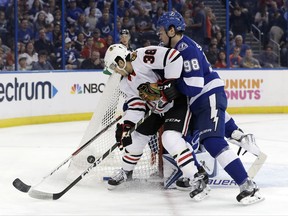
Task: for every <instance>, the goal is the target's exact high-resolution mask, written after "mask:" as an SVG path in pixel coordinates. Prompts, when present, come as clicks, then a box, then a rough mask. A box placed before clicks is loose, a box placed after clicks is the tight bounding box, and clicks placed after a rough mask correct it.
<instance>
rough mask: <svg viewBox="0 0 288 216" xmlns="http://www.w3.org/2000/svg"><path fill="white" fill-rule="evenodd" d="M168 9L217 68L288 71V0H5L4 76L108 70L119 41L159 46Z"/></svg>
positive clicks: (1, 2)
mask: <svg viewBox="0 0 288 216" xmlns="http://www.w3.org/2000/svg"><path fill="white" fill-rule="evenodd" d="M15 2H16V3H17V7H16V13H15V7H14V4H15ZM169 6H170V7H171V6H172V7H171V8H169ZM63 7H64V8H63ZM227 8H229V14H228V18H226V14H227V13H226V11H227ZM63 9H64V13H62V12H63ZM168 9H172V10H177V11H179V12H180V13H181V14H182V15H183V17H184V20H185V22H186V25H187V27H186V32H185V34H187V35H188V36H190V37H191V38H192V39H193V40H195V41H196V42H197V43H199V44H200V45H201V46H202V48H203V50H204V52H205V53H206V56H207V59H208V60H209V61H210V63H211V65H212V67H214V68H281V67H282V68H283V67H288V65H287V62H288V51H287V50H288V34H287V31H288V0H231V1H229V2H228V5H227V2H226V1H225V0H170V1H168V0H157V1H156V0H117V10H116V11H114V1H112V0H110V1H109V0H0V36H1V38H0V70H1V71H14V70H15V69H17V71H25V70H65V69H69V70H81V69H85V70H87V69H103V67H104V64H103V57H104V54H105V51H106V49H107V48H108V47H109V45H111V44H113V43H118V42H121V43H123V44H125V45H126V46H127V47H128V48H129V49H131V50H134V49H137V48H139V47H143V46H148V45H158V44H159V40H158V36H157V29H156V27H157V20H158V17H159V16H161V15H162V14H163V12H165V11H168ZM15 14H17V15H16V16H15ZM115 14H116V16H115ZM15 17H17V18H16V20H15ZM115 32H116V33H115ZM226 32H228V33H226ZM228 35H229V38H228V39H226V36H228ZM63 37H64V38H63ZM15 41H17V43H15ZM227 43H228V44H227ZM16 46H17V48H16ZM62 47H63V48H62ZM16 50H17V51H16ZM15 52H17V53H16V54H15ZM15 56H17V57H16V59H17V66H15ZM63 56H64V61H63V60H62V58H63ZM63 62H64V64H63Z"/></svg>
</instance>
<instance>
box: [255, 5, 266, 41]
mask: <svg viewBox="0 0 288 216" xmlns="http://www.w3.org/2000/svg"><path fill="white" fill-rule="evenodd" d="M254 23H255V25H256V26H257V28H258V29H260V31H261V32H262V33H263V37H264V38H263V44H267V42H268V38H269V37H268V31H269V13H268V11H267V6H266V5H263V6H261V7H260V8H259V10H258V11H257V12H256V14H255V17H254Z"/></svg>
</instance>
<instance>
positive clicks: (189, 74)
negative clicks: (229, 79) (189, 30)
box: [175, 35, 224, 109]
mask: <svg viewBox="0 0 288 216" xmlns="http://www.w3.org/2000/svg"><path fill="white" fill-rule="evenodd" d="M175 49H177V50H178V51H179V52H180V53H181V55H182V57H183V70H182V74H181V78H180V79H179V82H178V86H177V87H178V90H179V91H180V92H181V93H183V94H184V95H187V96H189V98H190V108H191V109H193V107H195V106H196V105H197V100H198V99H199V98H201V96H203V95H205V96H206V97H207V96H209V95H211V94H213V93H215V92H220V91H223V90H224V82H223V80H221V79H220V77H219V75H218V73H217V72H215V71H213V70H212V67H211V65H210V63H209V62H208V60H207V58H206V56H205V54H204V52H203V51H202V48H201V46H200V45H198V44H197V43H196V42H195V41H193V40H191V39H190V38H189V37H187V36H185V35H183V37H182V39H181V40H180V41H179V42H178V43H177V44H176V46H175Z"/></svg>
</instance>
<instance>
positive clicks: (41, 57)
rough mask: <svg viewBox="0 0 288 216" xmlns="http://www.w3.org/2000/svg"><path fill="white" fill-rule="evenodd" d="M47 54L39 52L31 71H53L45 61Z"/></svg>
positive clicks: (44, 51)
mask: <svg viewBox="0 0 288 216" xmlns="http://www.w3.org/2000/svg"><path fill="white" fill-rule="evenodd" d="M47 58H48V53H47V51H46V50H40V51H39V53H38V61H37V62H34V63H33V64H32V69H31V70H54V68H53V67H52V65H51V64H50V62H49V61H48V60H47Z"/></svg>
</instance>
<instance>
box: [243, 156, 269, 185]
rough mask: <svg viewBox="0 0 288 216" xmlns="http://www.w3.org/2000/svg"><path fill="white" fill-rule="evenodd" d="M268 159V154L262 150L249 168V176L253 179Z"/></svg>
mask: <svg viewBox="0 0 288 216" xmlns="http://www.w3.org/2000/svg"><path fill="white" fill-rule="evenodd" d="M266 159H267V155H266V154H265V153H263V152H260V154H259V155H258V156H257V158H256V159H255V161H254V162H253V164H252V165H251V167H250V168H249V170H248V176H249V177H250V178H251V179H253V178H254V177H255V176H256V174H257V173H258V172H259V170H260V169H261V167H262V166H263V164H264V163H265V161H266Z"/></svg>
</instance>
